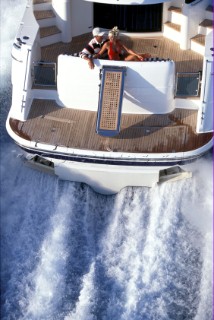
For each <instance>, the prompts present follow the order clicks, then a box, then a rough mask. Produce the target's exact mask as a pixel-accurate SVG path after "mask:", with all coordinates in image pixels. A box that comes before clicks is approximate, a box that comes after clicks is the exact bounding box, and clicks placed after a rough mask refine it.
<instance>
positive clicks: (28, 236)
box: [0, 0, 213, 320]
mask: <svg viewBox="0 0 214 320" xmlns="http://www.w3.org/2000/svg"><path fill="white" fill-rule="evenodd" d="M25 5H26V2H25V1H24V0H19V1H15V0H14V1H6V0H3V1H2V2H1V30H2V31H1V35H2V37H1V101H0V103H1V163H0V165H1V319H3V320H12V319H14V320H21V319H23V320H61V319H62V320H123V319H124V320H125V319H126V320H190V319H191V320H193V319H194V320H211V319H212V240H213V238H212V209H213V201H212V196H213V194H212V191H213V180H212V154H211V153H210V154H208V155H207V156H206V157H204V158H202V159H200V160H198V161H197V162H196V163H194V164H192V171H193V178H192V179H189V180H183V181H179V182H176V183H170V184H164V185H161V186H157V187H154V188H152V189H148V188H131V187H129V188H125V189H123V190H122V191H121V192H120V193H118V194H117V195H114V196H103V195H99V194H97V193H95V192H94V191H93V190H92V189H91V188H90V187H88V186H86V185H84V184H80V183H72V182H66V181H59V180H58V179H56V178H55V177H52V176H48V175H45V174H43V173H40V172H37V171H34V170H32V169H30V168H27V167H25V166H24V165H23V163H22V161H21V160H20V158H19V156H18V155H19V153H21V151H20V149H19V148H18V147H17V146H15V144H14V143H13V141H11V139H10V138H9V137H8V135H7V133H6V130H5V121H6V117H7V113H8V111H9V108H10V104H11V84H10V63H11V58H10V50H11V46H12V42H13V38H14V37H15V32H16V26H17V25H18V23H19V21H20V19H21V17H22V14H23V10H24V7H25ZM14 26H15V27H14Z"/></svg>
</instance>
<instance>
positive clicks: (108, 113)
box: [100, 71, 122, 130]
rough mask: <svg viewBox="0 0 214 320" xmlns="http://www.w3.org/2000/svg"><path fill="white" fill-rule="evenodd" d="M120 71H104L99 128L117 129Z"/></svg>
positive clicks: (120, 82)
mask: <svg viewBox="0 0 214 320" xmlns="http://www.w3.org/2000/svg"><path fill="white" fill-rule="evenodd" d="M121 84H122V72H118V71H117V72H112V71H106V72H105V79H104V89H103V96H102V105H101V117H100V129H102V130H117V124H118V116H119V114H118V112H119V107H120V94H121Z"/></svg>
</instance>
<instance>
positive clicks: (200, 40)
mask: <svg viewBox="0 0 214 320" xmlns="http://www.w3.org/2000/svg"><path fill="white" fill-rule="evenodd" d="M191 40H192V41H195V42H197V43H199V44H200V45H202V46H205V35H204V34H197V35H196V36H194V37H192V38H191Z"/></svg>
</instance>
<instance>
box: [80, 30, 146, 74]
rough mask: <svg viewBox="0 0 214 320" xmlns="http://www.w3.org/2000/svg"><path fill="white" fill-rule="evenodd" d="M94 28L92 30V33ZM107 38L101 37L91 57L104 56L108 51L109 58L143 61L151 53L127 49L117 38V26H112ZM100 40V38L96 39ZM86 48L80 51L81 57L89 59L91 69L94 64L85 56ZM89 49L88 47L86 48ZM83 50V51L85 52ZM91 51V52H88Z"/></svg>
mask: <svg viewBox="0 0 214 320" xmlns="http://www.w3.org/2000/svg"><path fill="white" fill-rule="evenodd" d="M97 29H99V28H95V29H94V30H97ZM94 30H93V34H94ZM103 34H104V32H102V36H103ZM99 36H101V33H100V34H99ZM108 38H109V40H107V41H106V40H105V41H103V39H102V45H101V46H100V47H101V48H99V51H98V50H97V52H96V51H95V50H94V53H95V54H94V55H93V58H94V59H96V58H104V55H105V54H106V51H107V53H108V58H109V60H124V61H143V60H144V58H150V57H151V55H150V54H148V53H145V54H139V53H136V52H134V51H133V50H131V49H128V48H127V47H126V46H125V45H124V44H123V43H122V42H121V40H120V39H119V30H118V28H117V27H114V28H113V29H112V30H110V31H109V33H108ZM97 40H100V39H97ZM85 50H86V49H84V50H83V51H82V54H83V55H82V58H84V59H86V60H88V61H89V67H90V68H91V69H93V67H94V64H93V61H92V60H91V59H90V58H88V57H87V56H86V54H85V55H84V51H85ZM87 51H89V48H88V50H87ZM87 51H86V52H87ZM86 52H85V53H86ZM90 53H92V52H90Z"/></svg>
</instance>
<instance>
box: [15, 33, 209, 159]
mask: <svg viewBox="0 0 214 320" xmlns="http://www.w3.org/2000/svg"><path fill="white" fill-rule="evenodd" d="M90 38H91V35H89V34H87V35H84V36H80V37H76V38H75V39H74V40H73V41H72V43H69V44H63V43H57V44H54V45H50V46H47V47H44V48H42V60H46V61H55V62H56V61H57V56H58V55H59V54H61V53H64V54H71V53H75V52H79V51H81V49H82V48H83V47H84V45H85V43H87V41H88V40H89V39H90ZM124 42H126V45H127V46H129V47H130V48H133V49H134V50H136V51H138V52H149V53H151V54H152V56H153V57H154V56H155V57H161V58H165V59H167V58H170V59H172V60H174V61H175V63H176V71H177V72H185V71H186V72H197V71H201V70H202V66H203V59H202V56H200V55H199V54H197V53H194V52H192V51H191V50H180V49H179V48H178V45H177V44H176V43H174V42H173V41H170V40H167V39H165V38H163V37H162V38H154V39H151V38H150V39H147V38H145V39H130V38H125V37H124ZM139 63H140V62H139ZM69 107H71V106H68V108H61V107H59V106H57V104H56V102H55V101H53V100H39V99H34V101H33V103H32V107H31V110H30V113H29V116H28V120H27V121H25V122H22V121H18V120H15V119H10V125H11V128H12V129H13V130H14V131H15V132H16V134H18V135H19V136H21V137H23V138H24V139H27V140H30V141H35V143H36V142H41V143H47V144H51V145H54V146H56V147H57V146H65V147H70V148H79V149H85V150H88V149H89V150H95V151H96V150H99V151H114V152H134V153H171V152H184V151H190V150H193V149H196V148H199V147H201V146H203V145H204V144H205V143H207V142H208V141H209V140H210V139H211V138H212V133H207V134H200V135H198V134H196V133H195V128H196V120H197V110H185V109H175V110H174V111H173V112H171V113H169V114H164V115H136V114H135V115H131V114H123V115H122V119H121V131H120V133H119V134H118V135H117V136H115V137H111V138H110V137H103V136H100V135H98V134H97V133H96V120H97V112H93V111H85V110H77V109H75V106H72V107H73V108H74V109H73V108H72V109H71V108H69Z"/></svg>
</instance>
